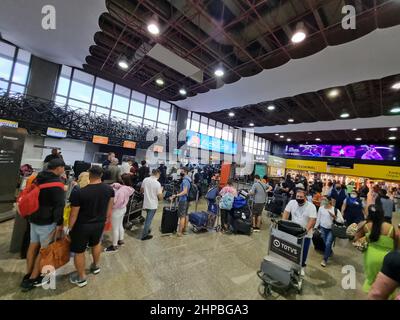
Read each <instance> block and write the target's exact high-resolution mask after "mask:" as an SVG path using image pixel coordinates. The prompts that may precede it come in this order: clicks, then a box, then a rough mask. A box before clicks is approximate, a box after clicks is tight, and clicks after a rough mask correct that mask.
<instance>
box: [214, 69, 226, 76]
mask: <svg viewBox="0 0 400 320" xmlns="http://www.w3.org/2000/svg"><path fill="white" fill-rule="evenodd" d="M214 74H215V76H216V77H218V78H221V77H223V76H224V70H222V68H218V69H216V70H215V71H214Z"/></svg>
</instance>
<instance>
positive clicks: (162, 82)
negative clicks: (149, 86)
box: [156, 78, 164, 86]
mask: <svg viewBox="0 0 400 320" xmlns="http://www.w3.org/2000/svg"><path fill="white" fill-rule="evenodd" d="M156 83H157V84H158V85H159V86H163V85H164V79H163V78H157V79H156Z"/></svg>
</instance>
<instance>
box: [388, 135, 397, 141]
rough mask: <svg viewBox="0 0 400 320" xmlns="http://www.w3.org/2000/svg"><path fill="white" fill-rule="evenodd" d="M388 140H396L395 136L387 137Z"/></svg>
mask: <svg viewBox="0 0 400 320" xmlns="http://www.w3.org/2000/svg"><path fill="white" fill-rule="evenodd" d="M388 139H389V140H396V137H394V136H392V137H389V138H388Z"/></svg>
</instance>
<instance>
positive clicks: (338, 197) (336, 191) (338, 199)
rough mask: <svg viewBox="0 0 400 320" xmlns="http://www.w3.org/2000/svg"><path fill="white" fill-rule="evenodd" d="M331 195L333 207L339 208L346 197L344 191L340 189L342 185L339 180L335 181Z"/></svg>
mask: <svg viewBox="0 0 400 320" xmlns="http://www.w3.org/2000/svg"><path fill="white" fill-rule="evenodd" d="M331 197H332V199H333V200H334V202H333V205H334V206H335V208H336V209H338V210H341V209H342V205H343V201H344V199H346V191H345V190H343V189H342V185H341V184H340V183H339V182H338V183H336V185H335V188H333V189H332V192H331ZM342 212H343V210H342Z"/></svg>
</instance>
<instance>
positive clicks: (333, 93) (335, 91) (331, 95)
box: [328, 89, 339, 98]
mask: <svg viewBox="0 0 400 320" xmlns="http://www.w3.org/2000/svg"><path fill="white" fill-rule="evenodd" d="M338 95H339V90H338V89H332V90H331V91H329V93H328V97H329V98H336V97H337V96H338Z"/></svg>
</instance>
